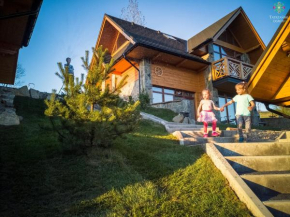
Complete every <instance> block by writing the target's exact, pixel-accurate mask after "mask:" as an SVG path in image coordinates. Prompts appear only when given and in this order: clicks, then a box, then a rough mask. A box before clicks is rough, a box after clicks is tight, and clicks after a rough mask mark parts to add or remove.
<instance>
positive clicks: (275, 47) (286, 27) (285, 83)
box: [248, 10, 290, 106]
mask: <svg viewBox="0 0 290 217" xmlns="http://www.w3.org/2000/svg"><path fill="white" fill-rule="evenodd" d="M248 85H249V91H250V93H251V95H252V96H253V97H254V98H256V99H257V100H260V101H262V102H266V103H269V104H276V105H284V106H290V10H289V11H288V13H287V15H286V16H285V19H284V21H283V22H281V24H280V26H279V28H278V29H277V31H276V33H275V34H274V36H273V37H272V39H271V41H270V42H269V44H268V46H267V48H266V49H265V50H264V52H263V53H262V55H261V57H260V58H259V60H258V61H257V63H256V65H255V66H254V68H253V71H252V75H251V77H250V80H249V83H248Z"/></svg>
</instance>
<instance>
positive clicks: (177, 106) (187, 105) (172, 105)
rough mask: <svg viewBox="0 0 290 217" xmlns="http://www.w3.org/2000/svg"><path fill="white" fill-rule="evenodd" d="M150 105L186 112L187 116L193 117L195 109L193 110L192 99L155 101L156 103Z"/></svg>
mask: <svg viewBox="0 0 290 217" xmlns="http://www.w3.org/2000/svg"><path fill="white" fill-rule="evenodd" d="M151 106H152V107H155V108H166V109H170V110H172V111H174V112H176V113H180V112H188V113H189V118H191V119H195V110H194V103H193V100H186V99H184V100H180V101H173V102H164V103H156V104H153V105H151Z"/></svg>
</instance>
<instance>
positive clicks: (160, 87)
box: [93, 15, 210, 113]
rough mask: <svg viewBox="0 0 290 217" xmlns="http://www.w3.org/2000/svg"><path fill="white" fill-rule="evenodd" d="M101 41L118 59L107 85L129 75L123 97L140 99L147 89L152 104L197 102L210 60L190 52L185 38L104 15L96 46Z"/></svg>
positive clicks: (113, 84) (110, 53)
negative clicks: (184, 101)
mask: <svg viewBox="0 0 290 217" xmlns="http://www.w3.org/2000/svg"><path fill="white" fill-rule="evenodd" d="M100 45H102V46H103V47H105V48H108V54H109V55H110V56H111V58H113V59H114V60H115V65H114V68H115V71H114V72H113V73H112V74H111V76H110V79H108V80H107V81H106V85H109V86H110V88H114V87H116V86H117V85H118V82H119V81H121V80H122V78H124V77H125V76H127V84H126V85H125V86H124V87H123V88H122V93H121V96H122V97H124V98H127V97H129V96H132V97H133V98H135V99H137V98H138V95H139V92H142V91H146V92H147V93H148V94H149V96H150V98H151V103H152V104H156V103H166V102H169V101H178V100H182V99H187V100H190V101H192V102H193V103H192V104H193V105H198V103H199V100H200V97H199V96H200V93H201V91H202V89H204V88H205V80H204V73H203V72H204V70H205V69H206V68H208V65H209V64H210V63H209V62H207V61H205V60H203V59H202V58H200V57H197V56H196V55H192V54H188V53H187V41H186V40H182V39H179V38H177V37H174V36H169V35H167V34H165V33H162V32H160V31H156V30H152V29H149V28H147V27H144V26H140V25H137V24H135V23H131V22H127V21H124V20H121V19H118V18H116V17H112V16H109V15H105V16H104V19H103V23H102V27H101V30H100V34H99V37H98V40H97V43H96V47H99V46H100ZM93 61H94V60H93ZM139 78H140V79H139ZM139 82H140V83H139ZM139 87H140V88H139ZM195 107H196V106H194V108H192V111H190V112H191V113H195V109H196V108H195Z"/></svg>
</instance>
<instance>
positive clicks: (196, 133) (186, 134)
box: [181, 129, 219, 138]
mask: <svg viewBox="0 0 290 217" xmlns="http://www.w3.org/2000/svg"><path fill="white" fill-rule="evenodd" d="M216 131H217V132H219V130H218V129H216ZM181 134H182V136H183V137H184V138H187V137H194V138H196V137H203V134H204V133H203V130H201V131H188V130H183V131H181ZM211 135H212V130H211V129H210V130H208V136H209V137H211Z"/></svg>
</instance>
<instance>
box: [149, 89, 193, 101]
mask: <svg viewBox="0 0 290 217" xmlns="http://www.w3.org/2000/svg"><path fill="white" fill-rule="evenodd" d="M152 91H153V104H154V103H162V102H171V101H174V100H179V99H184V98H185V99H193V98H194V93H192V92H187V91H182V90H174V89H169V88H163V87H156V86H154V87H153V88H152Z"/></svg>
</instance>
